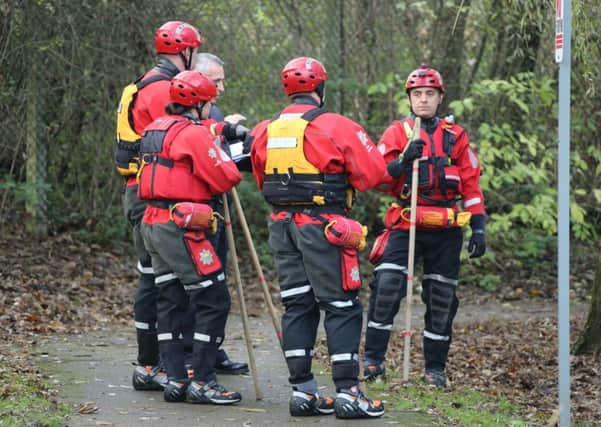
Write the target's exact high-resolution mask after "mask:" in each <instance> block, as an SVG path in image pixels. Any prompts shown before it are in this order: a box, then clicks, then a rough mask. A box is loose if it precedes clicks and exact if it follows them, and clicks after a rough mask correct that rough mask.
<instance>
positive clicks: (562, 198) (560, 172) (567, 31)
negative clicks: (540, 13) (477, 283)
mask: <svg viewBox="0 0 601 427" xmlns="http://www.w3.org/2000/svg"><path fill="white" fill-rule="evenodd" d="M555 8H556V12H555V62H557V63H558V64H559V100H558V102H559V114H558V122H559V123H558V135H559V149H558V152H557V156H558V160H557V163H558V164H557V224H558V225H557V260H558V263H557V286H558V301H557V306H558V307H557V308H558V314H557V323H558V331H559V332H558V335H559V337H558V342H559V346H558V347H559V348H558V356H559V425H560V427H569V426H570V69H571V62H570V48H571V42H570V36H571V13H572V5H571V0H555ZM564 53H565V55H564Z"/></svg>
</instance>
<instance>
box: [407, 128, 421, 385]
mask: <svg viewBox="0 0 601 427" xmlns="http://www.w3.org/2000/svg"><path fill="white" fill-rule="evenodd" d="M420 127H421V119H420V118H419V117H416V118H415V125H414V126H413V133H412V135H411V141H413V140H416V139H418V138H419V129H420ZM418 171H419V159H415V160H413V165H412V168H411V213H410V217H409V221H410V222H409V259H408V260H407V297H406V302H405V307H406V311H405V330H404V331H403V335H404V337H405V345H404V349H403V350H404V353H403V381H409V359H410V354H411V300H412V299H413V279H414V278H413V270H414V267H415V216H416V212H417V182H418V179H419V174H418Z"/></svg>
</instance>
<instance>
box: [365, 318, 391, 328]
mask: <svg viewBox="0 0 601 427" xmlns="http://www.w3.org/2000/svg"><path fill="white" fill-rule="evenodd" d="M367 327H368V328H374V329H380V330H382V331H390V330H392V323H391V324H389V325H385V324H383V323H378V322H372V321H371V320H370V321H369V322H367Z"/></svg>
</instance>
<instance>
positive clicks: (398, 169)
mask: <svg viewBox="0 0 601 427" xmlns="http://www.w3.org/2000/svg"><path fill="white" fill-rule="evenodd" d="M404 168H405V164H404V163H403V161H402V160H399V159H394V160H393V161H392V162H390V163H388V165H387V166H386V169H387V170H388V174H389V175H390V176H391V177H393V178H394V179H399V177H400V176H401V174H402V173H403V169H404Z"/></svg>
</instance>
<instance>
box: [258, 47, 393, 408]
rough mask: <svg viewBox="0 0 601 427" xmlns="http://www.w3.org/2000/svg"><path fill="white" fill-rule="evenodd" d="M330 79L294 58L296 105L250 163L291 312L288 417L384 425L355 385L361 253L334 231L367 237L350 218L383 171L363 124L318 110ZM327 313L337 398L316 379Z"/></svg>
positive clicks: (286, 324) (272, 127)
mask: <svg viewBox="0 0 601 427" xmlns="http://www.w3.org/2000/svg"><path fill="white" fill-rule="evenodd" d="M326 78H327V73H326V70H325V69H324V67H323V65H322V64H321V63H320V62H319V61H317V60H315V59H312V58H308V57H300V58H296V59H293V60H292V61H290V62H289V63H288V64H287V65H286V66H285V67H284V69H283V71H282V72H281V79H282V85H283V87H284V91H285V92H286V95H288V96H289V97H290V99H291V105H289V106H287V107H286V108H284V109H283V110H282V111H281V112H279V113H278V114H277V115H276V116H275V117H273V118H272V119H271V120H265V121H263V122H261V123H259V124H258V125H257V126H256V127H255V128H254V129H253V130H252V131H251V136H250V137H249V140H250V139H251V138H254V139H252V142H251V144H252V145H251V151H250V154H251V163H252V168H253V174H254V177H255V180H256V182H257V185H258V187H259V189H260V190H261V191H262V193H263V196H264V197H265V199H266V200H267V202H268V203H270V204H271V205H272V206H273V212H272V213H271V215H270V218H269V221H268V228H269V245H270V247H271V249H272V251H273V254H274V258H275V264H276V266H277V270H278V275H279V285H280V291H281V298H282V302H283V304H284V307H285V313H284V315H283V317H282V333H283V340H282V347H283V351H284V356H285V358H286V362H287V365H288V370H289V373H290V377H289V381H290V383H291V384H292V387H293V395H292V397H291V399H290V403H289V409H290V414H291V415H293V416H310V415H321V414H332V413H334V412H335V413H336V416H337V417H340V418H360V417H361V418H362V417H378V416H381V415H382V414H383V413H384V406H383V404H382V402H380V401H372V400H370V399H368V398H367V397H365V396H364V395H363V393H362V391H361V390H360V389H359V386H358V379H357V377H358V374H359V365H358V360H357V359H358V351H359V339H360V335H361V324H362V314H363V313H362V307H361V303H360V301H359V298H358V294H359V288H360V286H361V277H360V274H359V269H358V257H357V246H358V245H356V244H348V243H349V242H347V244H345V243H344V242H340V241H337V239H336V238H335V237H336V235H340V236H342V235H343V234H344V231H342V232H340V230H341V229H338V230H335V229H336V228H338V227H339V226H341V225H344V226H348V227H350V228H354V230H358V231H359V233H358V235H359V237H361V232H362V228H361V225H360V224H359V223H357V222H356V221H353V220H351V219H350V218H348V216H347V214H348V211H349V210H350V207H351V203H352V195H353V192H354V190H355V189H356V190H359V191H365V190H368V189H370V188H372V187H374V186H375V185H377V184H378V183H379V182H380V180H381V179H382V177H383V175H384V174H385V173H386V169H385V164H384V161H383V159H382V156H381V155H380V153H378V151H377V150H376V147H375V144H373V142H372V141H371V139H370V138H369V136H368V135H367V133H366V132H365V130H364V129H363V128H362V127H361V126H360V125H358V124H357V123H355V122H353V121H352V120H350V119H348V118H346V117H343V116H341V115H338V114H334V113H328V112H325V111H324V110H323V109H322V108H321V107H322V106H323V103H324V97H325V82H326ZM247 142H248V141H247ZM326 234H328V235H329V236H330V238H332V240H333V241H337V245H334V244H333V243H331V241H330V240H329V239H328V238H326ZM365 234H366V231H365ZM363 238H364V236H363ZM355 243H358V242H356V241H355ZM342 245H345V246H342ZM320 309H323V310H324V311H325V320H324V326H325V330H326V334H327V340H328V350H329V353H330V360H331V362H332V376H333V380H334V384H335V386H336V390H337V392H338V394H337V396H336V399H335V400H334V399H333V398H331V397H328V398H322V397H320V396H319V394H318V392H317V390H318V386H317V382H316V380H315V378H314V376H313V373H312V372H311V359H312V355H313V347H314V345H315V339H316V333H317V327H318V324H319V318H320Z"/></svg>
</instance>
